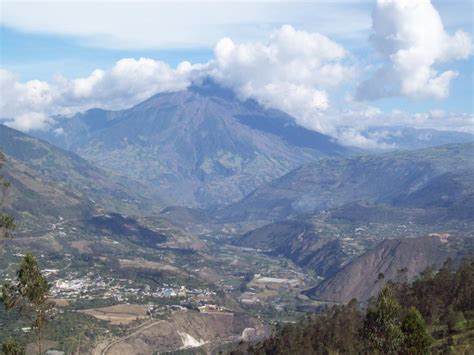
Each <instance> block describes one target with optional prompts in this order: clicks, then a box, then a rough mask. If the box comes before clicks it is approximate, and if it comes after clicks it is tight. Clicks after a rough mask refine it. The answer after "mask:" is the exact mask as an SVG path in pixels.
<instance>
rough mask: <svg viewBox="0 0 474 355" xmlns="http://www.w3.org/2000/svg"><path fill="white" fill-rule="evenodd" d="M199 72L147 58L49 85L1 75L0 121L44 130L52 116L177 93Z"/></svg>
mask: <svg viewBox="0 0 474 355" xmlns="http://www.w3.org/2000/svg"><path fill="white" fill-rule="evenodd" d="M197 68H199V65H197V66H193V65H191V64H190V63H188V62H183V63H181V64H179V65H178V66H177V67H176V68H175V69H173V68H171V67H170V66H169V65H168V64H166V63H164V62H160V61H155V60H152V59H147V58H140V59H138V60H136V59H133V58H126V59H122V60H119V61H118V62H117V63H116V64H115V65H114V66H113V67H112V68H111V69H110V70H107V71H106V70H101V69H96V70H94V71H93V72H92V73H91V74H90V75H89V76H87V77H85V78H77V79H72V80H68V79H66V78H64V77H61V76H57V77H55V78H53V80H52V82H51V83H47V82H44V81H38V80H31V81H28V82H26V83H21V82H19V81H17V78H16V77H15V76H14V75H13V74H12V73H10V72H8V71H6V70H0V92H1V93H2V95H1V98H0V117H2V118H4V119H5V118H6V119H10V121H9V122H8V124H9V125H10V126H12V127H14V128H17V129H20V130H23V131H29V130H36V129H46V128H47V127H48V124H49V123H51V122H52V118H51V116H52V115H56V114H71V113H75V112H78V111H82V110H86V109H89V108H93V107H100V108H105V109H122V108H127V107H130V106H132V105H134V104H137V103H139V102H141V101H143V100H145V99H147V98H148V97H150V96H152V95H153V94H155V93H157V92H166V91H176V90H181V89H184V88H186V87H187V86H188V85H189V84H190V81H189V79H190V73H191V72H192V71H193V70H195V69H197Z"/></svg>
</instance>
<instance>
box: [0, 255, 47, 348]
mask: <svg viewBox="0 0 474 355" xmlns="http://www.w3.org/2000/svg"><path fill="white" fill-rule="evenodd" d="M48 292H49V285H48V282H47V281H46V278H45V277H44V276H43V275H42V274H41V271H40V268H39V266H38V262H37V261H36V258H35V257H34V256H33V254H31V253H27V254H26V255H25V256H24V258H23V260H22V262H21V264H20V269H19V270H18V272H17V280H16V281H15V283H13V284H11V283H5V284H4V285H3V288H2V294H3V295H2V301H3V303H4V304H5V308H6V309H7V310H10V309H12V308H14V307H19V308H20V309H24V308H28V309H31V310H32V311H33V313H34V315H35V316H34V319H33V324H32V327H33V329H35V333H36V342H37V346H38V352H39V354H41V353H42V341H43V339H42V338H43V330H44V328H45V326H46V323H47V315H48V311H49V310H50V309H51V304H50V303H49V302H48Z"/></svg>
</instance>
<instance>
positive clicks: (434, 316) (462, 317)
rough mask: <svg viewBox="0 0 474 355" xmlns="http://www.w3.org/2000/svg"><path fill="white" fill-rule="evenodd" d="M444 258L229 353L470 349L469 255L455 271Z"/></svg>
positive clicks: (473, 335)
mask: <svg viewBox="0 0 474 355" xmlns="http://www.w3.org/2000/svg"><path fill="white" fill-rule="evenodd" d="M452 268H453V265H452V262H451V261H450V260H448V261H447V262H446V263H445V264H444V266H443V268H442V269H441V270H439V271H438V272H434V271H433V270H431V269H427V270H425V271H424V272H423V273H421V274H420V276H419V277H418V279H417V280H415V281H414V282H412V283H410V284H409V283H403V282H398V283H389V284H388V286H387V287H385V288H384V289H383V290H382V291H381V292H380V294H379V295H378V296H377V297H376V298H373V299H371V300H370V301H369V304H368V305H367V307H366V309H364V308H365V307H364V306H362V305H360V304H358V302H357V300H355V299H354V300H352V301H351V302H349V303H348V304H347V305H340V306H334V307H332V308H329V309H327V310H325V311H324V312H323V313H321V314H318V315H311V316H309V315H308V316H306V317H305V318H304V319H302V320H301V321H299V322H297V323H294V324H287V325H284V326H281V327H278V328H277V329H276V330H275V332H274V334H273V335H272V336H271V337H269V338H268V339H266V340H264V341H263V342H260V343H257V344H253V345H248V344H245V343H242V344H240V346H239V349H236V350H234V351H233V352H232V354H234V355H237V354H328V353H329V354H332V353H351V354H353V353H380V354H387V353H392V354H426V353H428V352H431V353H443V354H472V352H473V351H474V257H470V258H469V259H465V260H464V261H463V262H462V264H461V265H460V267H459V268H458V269H457V271H455V272H453V271H452Z"/></svg>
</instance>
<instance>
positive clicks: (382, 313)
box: [362, 287, 404, 354]
mask: <svg viewBox="0 0 474 355" xmlns="http://www.w3.org/2000/svg"><path fill="white" fill-rule="evenodd" d="M401 314H402V308H401V306H400V304H399V303H398V302H397V300H396V298H395V297H394V296H393V294H392V291H391V290H390V289H389V288H388V287H385V288H384V289H383V290H382V291H381V292H380V294H379V296H378V297H377V300H376V302H375V304H374V305H373V306H371V307H370V308H369V309H368V311H367V315H366V317H365V320H364V327H363V330H362V337H363V339H364V340H365V341H366V343H367V345H368V347H369V350H371V351H376V352H379V353H382V354H394V353H398V352H399V351H400V349H401V347H402V344H403V341H404V334H403V332H402V329H401Z"/></svg>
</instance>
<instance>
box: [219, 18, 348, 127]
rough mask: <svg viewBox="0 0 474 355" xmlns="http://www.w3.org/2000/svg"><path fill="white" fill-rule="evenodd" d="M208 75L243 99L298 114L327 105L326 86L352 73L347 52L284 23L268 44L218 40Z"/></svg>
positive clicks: (341, 81) (335, 83) (337, 84)
mask: <svg viewBox="0 0 474 355" xmlns="http://www.w3.org/2000/svg"><path fill="white" fill-rule="evenodd" d="M214 56H215V61H214V63H213V65H212V66H211V69H210V75H211V76H212V77H214V78H215V79H216V80H217V81H218V82H220V83H222V84H223V85H226V86H228V87H231V88H233V89H234V90H235V91H236V92H237V93H238V94H240V95H241V96H242V97H243V98H248V97H251V98H254V99H257V100H258V101H259V102H261V103H263V104H265V105H268V106H272V107H276V108H279V109H282V110H285V111H287V112H289V113H292V114H294V115H295V116H296V117H299V118H301V120H302V122H301V123H303V124H305V123H306V124H308V122H304V120H305V113H307V112H314V110H325V109H327V108H328V107H329V97H328V93H327V90H328V89H331V88H334V87H337V86H339V85H341V84H342V83H344V82H345V81H347V80H349V79H350V78H351V77H353V75H354V72H355V70H354V68H353V67H352V66H350V65H348V64H345V62H344V60H345V59H347V57H348V53H347V52H346V50H345V49H344V48H343V47H342V46H341V45H339V44H337V43H336V42H334V41H332V40H330V39H329V38H328V37H326V36H323V35H321V34H319V33H308V32H305V31H297V30H295V29H294V28H293V27H291V26H289V25H286V26H283V27H281V28H280V29H279V30H278V31H276V32H275V33H274V34H273V35H272V36H271V38H270V40H269V41H268V43H265V44H262V43H243V44H236V43H234V42H233V41H232V40H231V39H229V38H224V39H222V40H220V41H219V42H218V43H217V45H216V47H215V49H214Z"/></svg>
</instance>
